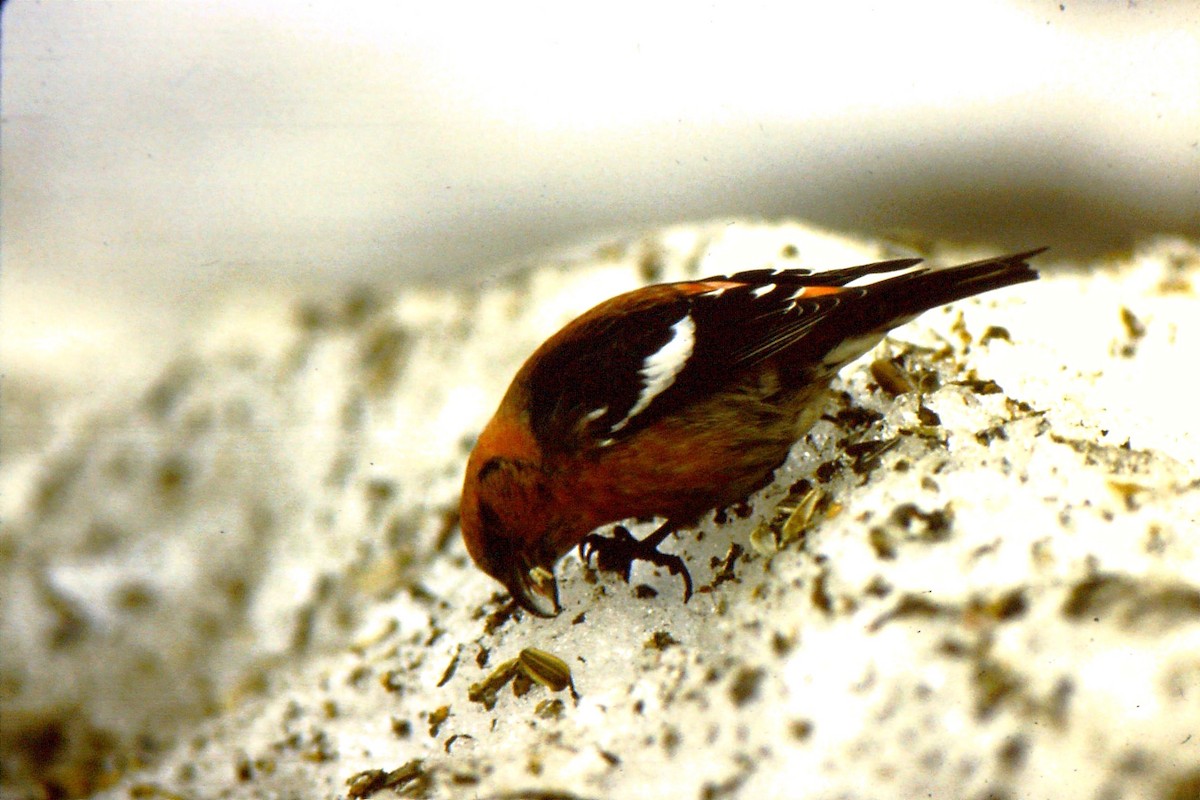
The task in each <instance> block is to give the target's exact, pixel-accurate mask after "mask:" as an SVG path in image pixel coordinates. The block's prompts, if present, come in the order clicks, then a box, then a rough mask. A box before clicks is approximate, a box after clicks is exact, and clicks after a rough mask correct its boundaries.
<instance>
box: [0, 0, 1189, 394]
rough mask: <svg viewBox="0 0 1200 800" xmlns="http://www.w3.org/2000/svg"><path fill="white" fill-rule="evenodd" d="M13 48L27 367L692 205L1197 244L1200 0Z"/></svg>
mask: <svg viewBox="0 0 1200 800" xmlns="http://www.w3.org/2000/svg"><path fill="white" fill-rule="evenodd" d="M3 37H4V40H3V50H2V55H3V63H2V69H0V73H2V82H3V83H2V87H0V92H2V94H0V102H2V104H3V108H2V110H3V128H2V134H3V139H2V144H3V151H2V157H3V162H2V169H3V184H2V187H3V196H2V198H0V200H2V204H3V205H2V206H0V209H2V211H0V213H2V215H3V216H2V219H0V222H2V226H3V228H2V230H3V240H2V242H0V245H2V249H0V255H2V258H3V263H2V272H0V326H2V327H0V358H2V359H3V360H4V371H5V372H6V374H7V375H8V377H10V378H12V377H14V376H25V377H27V378H30V377H36V378H37V379H40V380H44V381H49V382H50V383H56V384H74V385H75V386H76V387H95V386H102V385H103V384H104V383H105V382H106V381H116V380H118V378H119V377H120V376H121V375H122V374H128V373H130V372H133V371H136V370H137V369H139V367H140V366H144V365H145V364H148V363H152V362H153V361H154V360H156V359H158V358H161V357H163V356H164V355H165V354H166V353H167V352H168V350H169V348H171V347H173V346H174V345H175V344H176V343H177V340H178V338H179V337H180V336H183V335H185V334H186V332H187V331H188V330H189V328H190V326H192V325H193V324H194V323H195V321H196V320H198V319H202V318H206V317H207V316H209V315H211V314H212V313H214V311H215V310H217V309H215V308H214V306H219V305H221V304H225V303H229V302H231V301H230V298H236V297H240V296H251V295H253V296H259V297H262V296H276V297H285V296H290V293H284V292H282V291H280V290H281V288H283V287H288V288H290V289H293V290H294V289H300V288H303V289H304V290H306V291H309V290H319V289H320V288H321V287H325V286H330V285H334V284H339V283H362V282H364V281H365V282H374V283H382V284H385V285H401V284H403V283H405V282H407V281H410V280H413V279H414V278H421V279H431V278H432V279H434V280H437V281H440V282H446V281H451V280H466V281H477V280H482V279H484V278H485V277H487V276H488V275H492V274H494V273H495V271H496V270H497V269H499V268H500V265H502V264H503V263H505V262H507V261H510V260H512V259H513V258H516V257H520V256H523V255H527V254H529V253H531V252H535V251H539V250H542V249H545V248H548V247H552V246H555V245H559V244H563V243H569V242H572V241H575V240H579V239H581V238H595V237H596V236H598V235H600V234H603V233H605V232H609V231H622V232H623V231H636V230H638V229H641V228H644V227H647V226H651V225H657V224H661V223H668V222H673V221H677V220H683V219H699V218H709V217H717V216H723V215H728V216H739V217H740V216H771V217H773V216H781V215H787V216H795V217H800V218H805V219H809V220H812V221H815V222H817V223H820V224H824V225H828V226H831V227H835V228H840V229H843V230H858V231H863V232H866V233H876V234H900V235H903V236H905V237H910V238H912V239H914V240H918V241H920V240H924V239H926V238H931V237H946V238H950V239H953V240H957V241H963V242H979V243H986V244H994V245H996V246H998V247H999V246H1011V247H1033V246H1037V245H1042V244H1050V245H1052V246H1054V247H1055V249H1056V252H1058V253H1059V254H1063V255H1071V254H1076V255H1088V254H1097V253H1103V252H1105V251H1109V250H1114V249H1120V248H1123V247H1126V246H1128V245H1130V244H1131V243H1133V242H1135V241H1136V240H1137V239H1138V238H1139V237H1142V236H1145V235H1148V234H1153V233H1158V232H1167V233H1172V232H1182V233H1186V234H1190V235H1197V234H1200V79H1198V77H1197V76H1200V6H1198V5H1197V4H1195V3H1191V2H1176V3H1159V2H1149V1H1148V0H1139V1H1138V2H1133V0H1131V1H1130V2H1120V3H1117V2H1110V3H1097V2H1092V3H1080V2H1073V1H1072V0H1066V2H1062V3H1059V2H1033V1H1032V0H1030V1H1027V2H1017V1H1016V0H1010V1H1009V2H1001V1H1000V0H994V1H993V2H972V3H962V2H920V1H914V2H905V3H861V2H859V3H856V2H845V3H826V2H803V3H797V2H778V3H747V2H738V3H734V2H716V3H688V2H663V3H647V2H645V0H642V1H641V2H637V3H632V2H609V3H603V4H587V5H584V4H578V3H532V2H508V3H498V4H484V3H439V4H432V3H429V4H426V3H416V2H399V3H361V4H353V3H336V4H335V3H315V4H308V3H304V4H301V3H288V2H267V1H266V0H257V1H255V0H236V1H229V2H204V3H200V2H196V3H192V2H168V1H166V0H163V1H161V2H79V1H77V0H46V1H45V2H33V1H32V0H11V2H8V3H6V4H5V6H4V12H3Z"/></svg>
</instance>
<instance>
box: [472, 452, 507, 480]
mask: <svg viewBox="0 0 1200 800" xmlns="http://www.w3.org/2000/svg"><path fill="white" fill-rule="evenodd" d="M503 465H504V459H503V458H501V457H500V456H493V457H492V458H489V459H488V460H487V461H485V462H483V466H482V467H480V468H479V472H478V473H476V475H475V480H477V481H483V480H486V479H487V476H488V475H491V474H492V473H493V472H495V471H496V470H498V469H500V467H501V466H503Z"/></svg>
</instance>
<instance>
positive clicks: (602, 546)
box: [579, 525, 692, 603]
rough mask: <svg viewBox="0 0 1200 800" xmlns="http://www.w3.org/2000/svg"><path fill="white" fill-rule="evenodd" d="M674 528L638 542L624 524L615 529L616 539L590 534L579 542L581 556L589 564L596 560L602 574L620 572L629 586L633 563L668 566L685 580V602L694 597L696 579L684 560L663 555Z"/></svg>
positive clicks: (667, 567) (659, 531)
mask: <svg viewBox="0 0 1200 800" xmlns="http://www.w3.org/2000/svg"><path fill="white" fill-rule="evenodd" d="M672 530H673V528H669V527H667V525H664V526H663V527H661V528H659V529H658V530H656V531H655V532H654V533H652V534H650V535H649V536H647V537H646V538H645V539H640V540H639V539H635V538H633V534H631V533H630V532H629V529H628V528H626V527H625V526H624V525H617V526H616V527H615V528H613V535H612V536H601V535H600V534H598V533H590V534H588V535H587V536H585V537H584V538H583V541H581V542H580V543H579V555H580V557H581V558H583V562H584V563H585V564H591V562H592V557H593V556H595V557H596V569H598V570H600V571H601V572H616V573H618V574H620V575H621V577H623V578H624V579H625V582H626V583H629V579H630V576H631V575H632V573H633V562H635V561H646V562H648V563H651V564H654V565H656V566H659V567H664V568H665V569H666V570H667V572H669V573H670V574H671V575H679V576H681V577H682V578H683V602H685V603H686V602H687V601H688V600H689V599H691V596H692V576H691V573H689V572H688V568H687V565H686V564H685V563H684V561H683V559H682V558H680V557H679V556H677V555H674V554H672V553H663V552H660V551H659V549H658V545H659V544H660V543H662V540H663V539H664V538H666V536H667V534H669V533H671V532H672Z"/></svg>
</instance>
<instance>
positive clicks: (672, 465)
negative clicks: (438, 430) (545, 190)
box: [459, 247, 1047, 617]
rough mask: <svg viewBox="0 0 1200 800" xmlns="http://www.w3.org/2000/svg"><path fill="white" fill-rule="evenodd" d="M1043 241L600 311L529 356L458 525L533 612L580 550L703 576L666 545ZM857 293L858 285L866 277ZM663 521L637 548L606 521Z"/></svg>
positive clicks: (693, 283) (476, 467)
mask: <svg viewBox="0 0 1200 800" xmlns="http://www.w3.org/2000/svg"><path fill="white" fill-rule="evenodd" d="M1046 249H1047V248H1045V247H1042V248H1038V249H1035V250H1028V251H1025V252H1021V253H1015V254H1012V255H1006V256H1001V257H998V258H987V259H983V260H979V261H973V262H971V263H967V264H960V265H958V266H950V267H940V268H935V267H928V266H922V259H919V258H901V259H892V260H888V261H879V262H874V263H870V264H863V265H860V266H854V267H845V268H836V269H826V270H814V269H771V268H764V269H754V270H749V271H745V272H738V273H736V274H731V275H715V276H712V277H708V278H703V279H700V280H689V281H679V282H672V283H659V284H654V285H650V286H645V287H643V288H640V289H635V290H633V291H629V292H626V293H624V294H620V295H618V296H616V297H613V298H611V299H609V300H606V301H604V302H602V303H600V304H599V305H597V306H596V307H594V308H592V309H591V310H590V311H587V312H585V313H584V314H582V315H581V316H579V317H578V318H576V319H575V320H573V321H572V322H569V323H568V324H567V325H566V326H564V327H563V328H562V329H561V330H559V331H558V332H557V333H555V334H554V335H553V336H551V337H550V338H549V339H547V340H546V341H545V342H544V343H543V344H542V345H541V346H540V347H538V348H537V349H536V350H535V351H534V353H533V354H532V355H531V356H530V357H529V358H528V360H526V361H525V362H524V364H523V365H522V366H521V368H520V369H519V370H518V371H517V373H516V376H515V377H514V378H513V380H512V383H511V384H510V385H509V387H508V390H507V391H506V392H505V394H504V396H503V399H502V400H501V401H500V405H499V407H498V408H497V410H496V412H495V414H494V416H493V417H492V418H491V420H490V421H489V422H488V423H487V425H486V426H485V427H484V428H483V430H482V431H481V432H480V434H479V436H478V438H477V439H476V442H475V445H474V447H473V449H472V451H471V454H470V456H469V457H468V459H467V465H466V472H465V476H464V479H463V489H462V496H461V501H460V505H459V514H460V527H461V531H462V536H463V541H464V543H465V545H466V549H467V552H468V553H469V554H470V556H471V558H472V559H473V561H474V562H475V564H476V565H477V566H478V567H479V568H480V569H482V570H483V571H484V572H485V573H487V574H488V575H490V576H492V577H493V578H495V579H496V580H498V581H499V582H500V583H501V584H503V585H504V587H505V588H506V589H507V590H508V592H509V593H510V595H511V596H512V598H513V600H514V601H515V602H516V603H517V604H518V605H520V606H522V607H523V608H525V609H526V610H528V611H529V612H531V613H533V614H535V615H537V616H541V617H552V616H555V615H557V614H558V613H559V612H560V611H561V607H560V604H559V597H558V584H557V581H556V580H555V576H554V567H555V565H556V564H557V562H558V560H559V559H560V558H561V557H562V556H563V555H565V554H566V553H567V552H569V551H570V550H571V549H572V548H573V547H576V546H579V548H580V552H581V554H582V555H583V556H584V558H585V560H586V559H590V558H591V557H592V556H593V555H595V556H596V557H597V559H598V565H599V566H600V567H601V568H605V569H618V571H620V569H621V568H622V566H623V570H624V572H625V577H626V579H627V580H628V578H629V569H630V566H631V565H632V563H633V561H634V560H646V561H651V562H653V563H655V564H659V565H661V566H664V567H666V568H668V569H669V570H670V571H671V572H672V573H681V574H682V575H683V576H684V580H685V595H684V600H685V602H686V600H687V598H688V597H689V596H690V594H691V577H690V575H688V573H687V568H686V565H685V564H684V562H683V560H682V559H681V558H680V557H678V556H676V555H672V554H664V553H661V552H659V551H658V545H659V544H660V543H661V542H662V541H663V540H664V539H665V538H666V537H667V536H669V535H671V534H673V533H676V532H678V531H681V530H684V529H686V528H689V527H693V526H695V525H696V524H697V523H699V522H700V521H701V519H702V518H703V517H704V515H705V514H707V513H709V512H711V511H713V510H719V509H722V508H727V507H729V506H732V505H734V504H736V503H739V502H741V501H743V500H744V499H745V498H746V497H748V496H749V495H750V494H752V493H753V492H754V491H756V490H757V489H759V488H762V487H763V486H765V485H767V484H769V482H770V481H771V479H772V476H773V474H774V471H775V470H776V468H777V467H779V466H780V465H781V464H782V463H783V462H784V460H785V459H786V458H787V456H788V453H789V452H790V450H791V448H792V446H793V445H794V444H795V442H796V441H797V440H798V439H800V438H801V437H802V436H803V435H804V434H805V433H806V432H807V431H808V430H809V428H810V427H811V426H812V425H813V424H814V423H815V422H816V421H817V420H818V419H819V418H820V417H821V414H822V413H823V411H824V408H825V400H826V398H827V397H828V395H829V391H830V383H831V382H832V380H833V378H834V377H835V376H836V375H837V373H838V371H839V370H840V369H841V368H842V367H843V366H845V365H846V364H848V363H850V362H852V361H854V360H855V359H857V358H859V357H860V356H862V355H863V354H865V353H866V352H868V351H869V350H871V349H872V348H874V347H875V345H877V344H878V343H879V342H880V341H881V340H882V339H883V337H884V336H885V335H886V334H887V332H888V331H890V330H891V329H892V328H895V327H897V326H899V325H902V324H904V323H906V322H909V321H911V320H912V319H914V318H916V317H917V316H918V315H920V314H921V313H922V312H924V311H927V310H929V309H931V308H935V307H937V306H941V305H944V304H946V303H951V302H954V301H956V300H961V299H963V298H966V297H970V296H972V295H975V294H979V293H981V292H987V291H991V290H994V289H1000V288H1003V287H1007V286H1011V285H1014V284H1019V283H1023V282H1025V281H1032V280H1036V279H1037V277H1038V273H1037V272H1036V270H1034V269H1033V268H1032V267H1030V266H1029V264H1028V263H1027V262H1028V260H1029V259H1031V258H1032V257H1033V256H1036V255H1038V254H1039V253H1042V252H1044V251H1045V250H1046ZM852 284H853V285H852ZM651 517H653V518H658V519H662V520H664V522H663V523H662V525H660V526H659V527H658V528H657V529H656V530H655V531H654V532H653V533H652V534H650V535H649V536H647V537H646V538H644V539H642V540H640V541H639V540H637V539H634V538H633V537H632V536H631V535H630V534H629V532H628V529H626V528H624V527H623V526H617V527H616V528H615V531H616V536H615V538H608V537H601V536H598V535H597V534H595V533H594V531H596V529H598V528H600V527H602V526H605V525H608V524H610V523H615V522H620V521H622V520H629V519H634V518H651Z"/></svg>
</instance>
